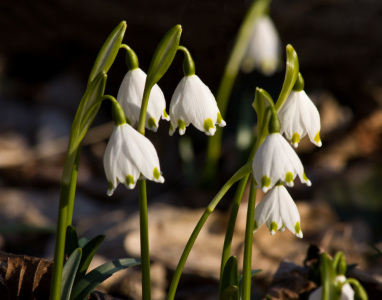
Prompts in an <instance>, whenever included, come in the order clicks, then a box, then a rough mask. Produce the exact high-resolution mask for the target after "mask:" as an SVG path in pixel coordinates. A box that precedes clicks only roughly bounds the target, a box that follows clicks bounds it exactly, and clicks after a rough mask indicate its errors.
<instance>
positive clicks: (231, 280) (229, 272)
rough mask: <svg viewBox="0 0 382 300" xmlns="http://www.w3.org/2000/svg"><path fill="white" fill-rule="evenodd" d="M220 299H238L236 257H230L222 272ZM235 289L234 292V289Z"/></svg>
mask: <svg viewBox="0 0 382 300" xmlns="http://www.w3.org/2000/svg"><path fill="white" fill-rule="evenodd" d="M221 281H222V282H221V285H220V288H221V297H220V298H221V299H227V300H228V299H232V300H233V299H239V289H238V286H239V274H238V268H237V258H236V256H231V257H230V258H229V259H228V260H227V262H226V264H225V266H224V270H223V275H222V279H221ZM232 287H236V292H235V288H232Z"/></svg>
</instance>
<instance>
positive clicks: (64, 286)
mask: <svg viewBox="0 0 382 300" xmlns="http://www.w3.org/2000/svg"><path fill="white" fill-rule="evenodd" d="M81 254H82V250H81V248H77V249H76V250H74V251H73V253H72V254H71V255H70V256H69V259H68V260H67V262H66V263H65V265H64V268H63V270H62V282H61V296H60V300H69V297H70V292H71V291H72V287H73V282H74V278H75V276H76V273H77V269H78V265H79V263H80V260H81Z"/></svg>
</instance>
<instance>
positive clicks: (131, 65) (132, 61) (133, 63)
mask: <svg viewBox="0 0 382 300" xmlns="http://www.w3.org/2000/svg"><path fill="white" fill-rule="evenodd" d="M123 46H125V47H123V48H124V49H126V65H127V68H128V69H129V70H130V71H132V70H135V69H138V68H139V60H138V56H137V55H136V54H135V52H134V51H133V49H131V48H130V47H129V46H127V45H123Z"/></svg>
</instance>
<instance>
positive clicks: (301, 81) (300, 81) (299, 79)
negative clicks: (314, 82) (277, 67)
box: [293, 72, 305, 92]
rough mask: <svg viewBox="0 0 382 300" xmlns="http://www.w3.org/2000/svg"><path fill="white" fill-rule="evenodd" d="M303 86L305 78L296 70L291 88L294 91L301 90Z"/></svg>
mask: <svg viewBox="0 0 382 300" xmlns="http://www.w3.org/2000/svg"><path fill="white" fill-rule="evenodd" d="M304 87H305V80H304V78H303V77H302V75H301V73H300V72H298V75H297V79H296V82H295V84H294V86H293V90H294V91H296V92H301V91H302V90H303V89H304Z"/></svg>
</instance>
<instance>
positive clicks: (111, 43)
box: [88, 21, 126, 85]
mask: <svg viewBox="0 0 382 300" xmlns="http://www.w3.org/2000/svg"><path fill="white" fill-rule="evenodd" d="M125 31H126V22H125V21H122V22H121V23H119V25H118V26H117V27H116V28H115V29H114V30H113V31H112V33H110V35H109V36H108V38H107V39H106V41H105V43H104V44H103V46H102V48H101V50H100V51H99V53H98V56H97V58H96V60H95V62H94V65H93V69H92V70H91V72H90V76H89V80H88V85H89V84H90V83H91V82H92V81H93V80H94V79H95V78H96V77H97V75H98V74H99V73H101V72H105V73H107V72H108V71H109V69H110V67H111V65H112V64H113V62H114V60H115V58H116V57H117V54H118V51H119V48H120V47H121V43H122V39H123V36H124V35H125Z"/></svg>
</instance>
